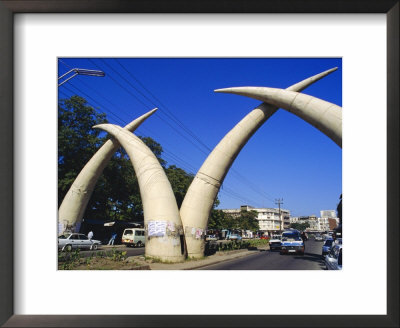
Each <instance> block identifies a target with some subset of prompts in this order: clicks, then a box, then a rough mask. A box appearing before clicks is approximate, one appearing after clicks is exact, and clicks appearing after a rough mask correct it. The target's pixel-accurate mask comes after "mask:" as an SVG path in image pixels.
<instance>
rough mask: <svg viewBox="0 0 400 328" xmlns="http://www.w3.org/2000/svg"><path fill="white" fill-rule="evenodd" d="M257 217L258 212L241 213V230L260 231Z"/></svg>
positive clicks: (239, 221) (239, 220)
mask: <svg viewBox="0 0 400 328" xmlns="http://www.w3.org/2000/svg"><path fill="white" fill-rule="evenodd" d="M257 217H258V213H257V212H256V211H245V210H243V211H241V212H240V217H239V218H238V225H239V229H243V230H250V231H257V230H260V226H259V224H258V220H257Z"/></svg>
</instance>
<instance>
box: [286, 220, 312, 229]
mask: <svg viewBox="0 0 400 328" xmlns="http://www.w3.org/2000/svg"><path fill="white" fill-rule="evenodd" d="M290 227H291V228H293V229H296V230H299V231H304V230H306V229H307V228H309V227H310V224H309V223H308V222H302V223H299V222H295V223H291V224H290Z"/></svg>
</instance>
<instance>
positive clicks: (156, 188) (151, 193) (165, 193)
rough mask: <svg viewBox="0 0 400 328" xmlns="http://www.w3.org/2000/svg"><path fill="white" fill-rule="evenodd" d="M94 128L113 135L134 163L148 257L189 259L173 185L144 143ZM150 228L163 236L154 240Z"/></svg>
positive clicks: (115, 129)
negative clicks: (152, 227)
mask: <svg viewBox="0 0 400 328" xmlns="http://www.w3.org/2000/svg"><path fill="white" fill-rule="evenodd" d="M94 128H95V129H102V130H104V131H106V132H108V133H110V134H112V135H113V136H114V138H115V139H117V140H118V142H119V143H120V144H121V145H122V147H124V149H125V151H126V152H127V153H128V155H129V158H130V160H131V162H132V165H133V168H134V170H135V173H136V176H137V179H138V183H139V189H140V196H141V198H142V203H143V213H144V224H145V229H146V238H147V239H146V245H145V247H146V248H145V254H146V256H149V257H154V258H157V259H161V260H162V261H170V262H182V261H183V260H184V259H185V257H186V252H185V247H184V238H183V236H182V233H183V229H182V221H181V217H180V215H179V210H178V205H177V204H176V200H175V195H174V192H173V191H172V187H171V184H170V182H169V181H168V178H167V176H166V174H165V172H164V169H163V168H162V167H161V165H160V163H159V161H158V159H157V157H156V156H155V155H154V154H153V152H152V151H151V150H150V148H149V147H147V146H146V145H145V143H144V142H143V141H142V140H140V139H139V138H138V137H136V136H135V135H134V134H132V133H130V132H129V131H128V130H126V129H123V128H121V127H119V126H117V125H113V124H99V125H96V126H94ZM150 224H151V225H152V226H153V225H158V226H162V227H163V228H161V230H160V231H162V232H161V233H160V234H163V235H162V236H154V235H153V236H151V235H150V230H151V228H150ZM181 236H182V237H181Z"/></svg>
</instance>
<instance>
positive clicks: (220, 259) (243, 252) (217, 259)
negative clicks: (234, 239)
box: [150, 247, 269, 270]
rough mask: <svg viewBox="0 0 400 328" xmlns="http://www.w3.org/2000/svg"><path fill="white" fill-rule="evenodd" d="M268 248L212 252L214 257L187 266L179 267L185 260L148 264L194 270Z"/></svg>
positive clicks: (159, 268)
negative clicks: (172, 262) (226, 252)
mask: <svg viewBox="0 0 400 328" xmlns="http://www.w3.org/2000/svg"><path fill="white" fill-rule="evenodd" d="M268 249H269V247H262V248H261V247H260V248H257V250H253V251H251V250H248V249H243V250H234V251H232V253H229V254H223V253H224V252H221V254H214V255H213V256H216V257H214V258H212V259H202V260H198V262H199V263H197V264H196V262H197V261H196V262H187V263H188V264H187V267H179V266H182V264H184V263H185V262H182V263H176V264H161V265H165V267H155V268H152V264H150V270H195V269H199V268H203V267H207V266H210V265H215V264H219V263H222V262H227V261H231V260H235V259H239V258H242V257H246V256H251V255H255V254H259V252H262V251H266V250H268ZM240 253H241V254H240ZM235 255H236V256H235ZM207 260H209V262H208V263H204V261H207ZM202 262H203V263H202ZM157 264H158V263H157ZM157 264H156V266H157ZM174 266H176V267H177V268H174Z"/></svg>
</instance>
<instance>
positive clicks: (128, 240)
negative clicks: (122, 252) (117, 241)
mask: <svg viewBox="0 0 400 328" xmlns="http://www.w3.org/2000/svg"><path fill="white" fill-rule="evenodd" d="M121 239H122V243H123V244H125V245H126V246H127V247H129V246H137V247H142V246H144V244H145V242H146V237H145V233H144V229H143V228H129V229H125V230H124V232H123V234H122V238H121Z"/></svg>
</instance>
